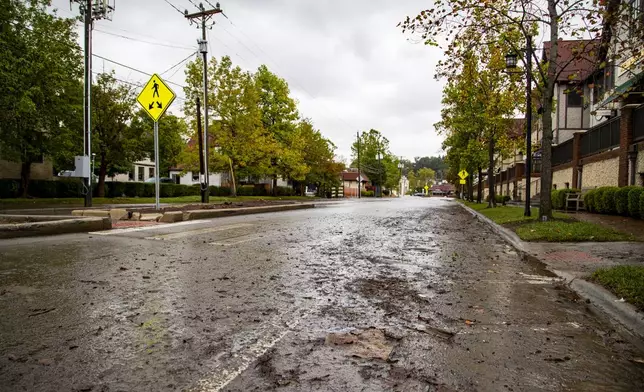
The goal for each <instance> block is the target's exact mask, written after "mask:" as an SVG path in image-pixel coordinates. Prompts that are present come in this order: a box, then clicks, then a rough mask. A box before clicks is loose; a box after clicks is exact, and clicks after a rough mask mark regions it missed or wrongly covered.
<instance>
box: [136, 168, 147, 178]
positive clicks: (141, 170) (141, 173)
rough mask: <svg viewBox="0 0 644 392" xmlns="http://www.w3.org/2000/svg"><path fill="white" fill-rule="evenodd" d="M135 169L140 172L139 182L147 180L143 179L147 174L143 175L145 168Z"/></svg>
mask: <svg viewBox="0 0 644 392" xmlns="http://www.w3.org/2000/svg"><path fill="white" fill-rule="evenodd" d="M135 168H136V170H138V171H139V177H138V178H139V181H143V180H144V179H145V178H143V176H144V175H145V174H144V173H143V169H145V168H143V167H135Z"/></svg>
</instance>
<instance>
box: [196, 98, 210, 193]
mask: <svg viewBox="0 0 644 392" xmlns="http://www.w3.org/2000/svg"><path fill="white" fill-rule="evenodd" d="M197 135H198V139H199V174H200V177H201V178H203V177H202V176H203V175H204V173H205V172H206V171H205V162H204V156H203V134H202V133H201V100H200V99H199V97H197ZM200 189H201V202H202V203H206V200H208V195H207V193H206V192H207V191H208V189H207V188H206V187H204V184H203V182H202V183H201V186H200Z"/></svg>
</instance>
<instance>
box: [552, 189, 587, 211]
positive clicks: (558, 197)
mask: <svg viewBox="0 0 644 392" xmlns="http://www.w3.org/2000/svg"><path fill="white" fill-rule="evenodd" d="M578 192H580V191H579V189H559V190H554V191H552V193H551V195H552V207H553V208H554V209H557V210H563V209H564V208H566V195H567V194H569V193H578Z"/></svg>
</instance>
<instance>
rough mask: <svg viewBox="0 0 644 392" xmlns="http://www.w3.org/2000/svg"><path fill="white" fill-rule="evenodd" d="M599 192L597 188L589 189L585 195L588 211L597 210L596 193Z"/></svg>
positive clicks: (585, 204)
mask: <svg viewBox="0 0 644 392" xmlns="http://www.w3.org/2000/svg"><path fill="white" fill-rule="evenodd" d="M596 193H597V190H596V189H593V190H592V191H589V192H588V193H586V194H585V195H584V206H586V211H588V212H597V210H596V208H595V194H596Z"/></svg>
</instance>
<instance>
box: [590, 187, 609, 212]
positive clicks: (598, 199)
mask: <svg viewBox="0 0 644 392" xmlns="http://www.w3.org/2000/svg"><path fill="white" fill-rule="evenodd" d="M605 191H606V187H600V188H597V189H595V196H594V197H593V209H594V212H598V213H600V214H603V205H604V204H603V201H602V200H603V198H604V192H605Z"/></svg>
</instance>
